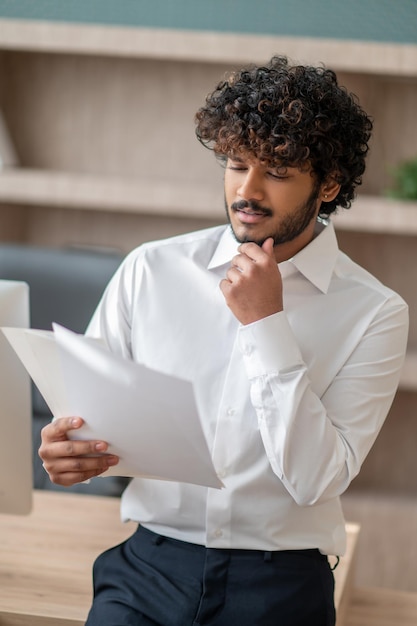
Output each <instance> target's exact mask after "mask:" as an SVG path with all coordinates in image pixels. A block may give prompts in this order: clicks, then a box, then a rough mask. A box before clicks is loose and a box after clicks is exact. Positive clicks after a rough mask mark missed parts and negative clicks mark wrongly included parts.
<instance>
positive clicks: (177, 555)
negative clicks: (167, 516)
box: [86, 527, 335, 626]
mask: <svg viewBox="0 0 417 626" xmlns="http://www.w3.org/2000/svg"><path fill="white" fill-rule="evenodd" d="M93 581H94V600H93V604H92V607H91V610H90V613H89V616H88V619H87V622H86V625H88V626H334V624H335V610H334V601H333V594H334V578H333V573H332V571H331V569H330V566H329V563H328V560H327V557H326V556H323V555H322V554H320V552H319V551H318V550H289V551H288V550H287V551H282V552H281V551H278V552H262V551H258V550H218V549H213V548H205V547H203V546H198V545H194V544H190V543H186V542H183V541H177V540H175V539H169V538H167V537H163V536H162V535H157V534H155V533H153V532H151V531H149V530H147V529H145V528H143V527H139V528H138V530H137V531H136V532H135V534H134V535H133V536H132V537H130V538H129V539H128V540H127V541H125V542H124V543H122V544H121V545H119V546H116V547H114V548H111V549H110V550H107V551H106V552H104V553H103V554H101V555H100V556H99V557H98V559H97V560H96V562H95V564H94V569H93Z"/></svg>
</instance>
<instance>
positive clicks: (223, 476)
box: [217, 469, 227, 479]
mask: <svg viewBox="0 0 417 626" xmlns="http://www.w3.org/2000/svg"><path fill="white" fill-rule="evenodd" d="M217 476H218V477H219V478H220V479H222V478H226V476H227V472H226V470H225V469H221V470H219V471H218V472H217Z"/></svg>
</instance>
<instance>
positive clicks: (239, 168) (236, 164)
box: [226, 159, 248, 172]
mask: <svg viewBox="0 0 417 626" xmlns="http://www.w3.org/2000/svg"><path fill="white" fill-rule="evenodd" d="M226 169H228V170H233V171H235V172H244V171H245V170H247V169H248V168H247V166H246V165H245V164H244V163H242V162H241V161H232V160H231V159H229V160H228V161H227V165H226Z"/></svg>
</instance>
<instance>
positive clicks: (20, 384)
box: [0, 280, 32, 515]
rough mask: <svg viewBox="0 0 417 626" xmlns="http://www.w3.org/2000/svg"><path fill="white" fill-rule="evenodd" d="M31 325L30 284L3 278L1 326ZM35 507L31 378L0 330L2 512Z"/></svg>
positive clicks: (15, 512) (19, 512)
mask: <svg viewBox="0 0 417 626" xmlns="http://www.w3.org/2000/svg"><path fill="white" fill-rule="evenodd" d="M2 326H12V327H19V328H27V327H28V326H29V287H28V285H27V284H26V283H24V282H17V281H9V280H0V328H1V327H2ZM31 507H32V407H31V388H30V378H29V375H28V374H27V372H26V370H25V368H24V366H23V365H22V363H21V361H20V360H19V358H18V357H17V356H16V354H15V352H14V350H13V349H12V347H11V346H10V344H9V342H8V341H7V339H6V337H5V336H4V334H3V333H2V332H0V513H12V514H15V515H21V514H27V513H29V512H30V510H31Z"/></svg>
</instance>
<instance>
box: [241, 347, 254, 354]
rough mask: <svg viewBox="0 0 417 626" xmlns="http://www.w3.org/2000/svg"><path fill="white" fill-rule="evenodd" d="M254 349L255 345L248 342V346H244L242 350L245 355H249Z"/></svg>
mask: <svg viewBox="0 0 417 626" xmlns="http://www.w3.org/2000/svg"><path fill="white" fill-rule="evenodd" d="M252 351H253V346H251V345H250V344H247V345H246V346H243V348H242V352H243V354H244V355H245V356H249V355H250V354H252Z"/></svg>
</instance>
